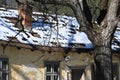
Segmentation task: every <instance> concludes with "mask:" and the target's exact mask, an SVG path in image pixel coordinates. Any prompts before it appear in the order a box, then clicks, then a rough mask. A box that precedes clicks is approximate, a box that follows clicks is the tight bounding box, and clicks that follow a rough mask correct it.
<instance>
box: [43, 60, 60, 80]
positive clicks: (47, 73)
mask: <svg viewBox="0 0 120 80" xmlns="http://www.w3.org/2000/svg"><path fill="white" fill-rule="evenodd" d="M56 65H57V66H56ZM44 67H45V80H47V76H50V78H51V80H60V62H59V61H45V62H44ZM47 68H48V69H49V70H50V71H47ZM55 68H57V71H54V70H55ZM56 76H57V79H54V78H55V77H56Z"/></svg>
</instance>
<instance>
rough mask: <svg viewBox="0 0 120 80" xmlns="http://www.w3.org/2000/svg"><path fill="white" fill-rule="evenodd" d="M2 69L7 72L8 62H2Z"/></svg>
mask: <svg viewBox="0 0 120 80" xmlns="http://www.w3.org/2000/svg"><path fill="white" fill-rule="evenodd" d="M2 69H4V70H7V69H8V62H7V61H2Z"/></svg>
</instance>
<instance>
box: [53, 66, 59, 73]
mask: <svg viewBox="0 0 120 80" xmlns="http://www.w3.org/2000/svg"><path fill="white" fill-rule="evenodd" d="M58 71H59V67H58V65H54V72H56V73H58Z"/></svg>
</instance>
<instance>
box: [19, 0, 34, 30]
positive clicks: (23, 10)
mask: <svg viewBox="0 0 120 80" xmlns="http://www.w3.org/2000/svg"><path fill="white" fill-rule="evenodd" d="M32 10H33V7H32V6H31V5H30V4H29V3H28V1H26V0H25V2H24V3H22V4H20V5H18V12H19V16H20V17H22V18H23V20H22V24H23V25H24V28H25V29H28V30H31V23H32Z"/></svg>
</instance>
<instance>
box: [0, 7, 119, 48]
mask: <svg viewBox="0 0 120 80" xmlns="http://www.w3.org/2000/svg"><path fill="white" fill-rule="evenodd" d="M33 14H42V13H38V12H33ZM42 15H43V14H42ZM6 17H10V18H17V17H18V11H17V10H12V9H8V10H6V9H4V8H0V28H1V29H0V40H5V41H9V40H10V39H9V37H15V36H16V35H17V34H18V35H17V36H16V38H17V40H18V41H19V42H20V43H25V44H34V45H41V46H56V45H59V46H61V47H75V48H80V45H84V47H82V48H92V47H93V45H92V42H91V41H90V40H89V39H88V37H87V35H86V34H85V33H84V32H79V31H78V29H79V27H80V26H79V24H78V22H77V20H76V18H75V17H69V16H65V15H57V17H58V18H57V21H56V20H54V18H55V17H56V15H52V16H51V15H50V16H48V19H47V20H45V21H43V17H41V16H33V18H34V19H35V20H36V21H33V22H32V32H33V33H37V35H39V37H35V36H33V35H32V34H31V33H30V32H28V31H26V33H24V32H20V33H19V32H18V30H19V29H18V28H17V27H14V24H13V23H12V22H11V21H10V20H8V19H7V18H6ZM26 34H27V35H26ZM119 34H120V32H116V33H115V36H116V38H117V39H118V40H120V36H119ZM28 36H29V37H28ZM116 47H117V48H118V46H116V45H112V48H113V49H116Z"/></svg>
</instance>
